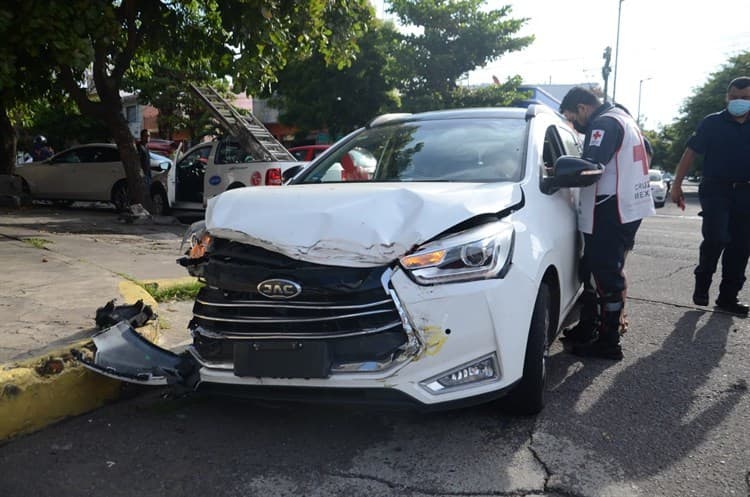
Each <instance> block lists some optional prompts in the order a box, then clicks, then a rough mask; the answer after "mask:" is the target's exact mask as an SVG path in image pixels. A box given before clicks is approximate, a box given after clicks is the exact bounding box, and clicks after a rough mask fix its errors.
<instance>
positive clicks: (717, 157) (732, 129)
mask: <svg viewBox="0 0 750 497" xmlns="http://www.w3.org/2000/svg"><path fill="white" fill-rule="evenodd" d="M726 102H727V108H726V109H724V110H723V111H721V112H717V113H714V114H710V115H708V116H706V117H705V118H704V119H703V120H702V121H701V122H700V124H698V128H697V129H696V130H695V133H693V135H692V136H691V137H690V139H689V140H688V143H687V148H686V149H685V152H684V153H683V154H682V158H681V159H680V162H679V164H678V165H677V171H676V173H675V178H674V183H673V185H672V194H671V197H672V201H673V202H675V203H676V204H677V205H679V206H680V208H682V209H683V210H684V209H685V199H684V197H683V194H682V180H683V178H684V177H685V174H686V173H687V172H688V171H689V170H690V168H691V166H692V164H693V160H694V159H695V156H696V155H698V154H702V155H703V176H702V179H701V184H700V189H699V191H698V197H699V199H700V202H701V209H702V212H701V216H703V226H702V229H701V231H702V233H703V242H702V243H701V246H700V255H699V258H698V266H697V267H696V268H695V271H694V273H695V291H694V292H693V303H695V304H696V305H708V302H709V293H708V292H709V288H710V287H711V280H712V278H713V274H714V272H715V271H716V266H717V264H718V262H719V257H721V284H720V285H719V295H718V297H717V299H716V307H717V308H718V309H720V310H723V311H727V312H731V313H733V314H738V315H740V316H747V314H748V309H749V307H748V306H747V305H746V304H744V303H742V302H739V300H738V299H737V295H738V294H739V292H740V290H741V289H742V286H743V284H744V283H745V268H746V267H747V261H748V256H749V255H750V77H739V78H735V79H733V80H732V82H731V83H729V87H728V88H727V94H726Z"/></svg>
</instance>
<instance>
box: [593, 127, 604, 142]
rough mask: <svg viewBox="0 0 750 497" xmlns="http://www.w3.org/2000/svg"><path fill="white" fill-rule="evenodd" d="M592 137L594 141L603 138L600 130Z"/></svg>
mask: <svg viewBox="0 0 750 497" xmlns="http://www.w3.org/2000/svg"><path fill="white" fill-rule="evenodd" d="M592 136H593V138H594V140H598V139H599V138H601V137H602V134H601V133H599V130H598V129H597V130H596V131H594V134H593V135H592Z"/></svg>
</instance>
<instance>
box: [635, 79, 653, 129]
mask: <svg viewBox="0 0 750 497" xmlns="http://www.w3.org/2000/svg"><path fill="white" fill-rule="evenodd" d="M650 79H653V78H650V77H649V78H643V79H642V80H640V81H638V118H637V119H636V120H635V121H636V122H637V123H638V126H639V127H640V125H641V93H642V91H643V82H644V81H648V80H650Z"/></svg>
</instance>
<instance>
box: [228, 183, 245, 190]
mask: <svg viewBox="0 0 750 497" xmlns="http://www.w3.org/2000/svg"><path fill="white" fill-rule="evenodd" d="M237 188H245V185H243V184H242V183H232V184H231V185H229V186H228V187H227V189H226V191H229V190H236V189H237Z"/></svg>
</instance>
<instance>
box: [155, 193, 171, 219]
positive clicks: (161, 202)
mask: <svg viewBox="0 0 750 497" xmlns="http://www.w3.org/2000/svg"><path fill="white" fill-rule="evenodd" d="M151 206H152V210H151V214H153V215H154V216H166V215H167V214H169V201H168V200H167V194H166V193H164V190H161V189H159V188H157V189H155V190H153V191H152V192H151Z"/></svg>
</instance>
